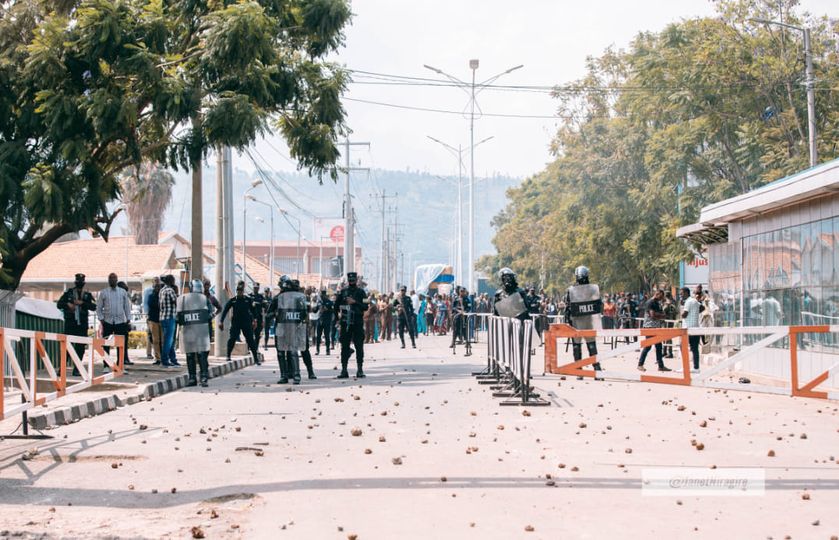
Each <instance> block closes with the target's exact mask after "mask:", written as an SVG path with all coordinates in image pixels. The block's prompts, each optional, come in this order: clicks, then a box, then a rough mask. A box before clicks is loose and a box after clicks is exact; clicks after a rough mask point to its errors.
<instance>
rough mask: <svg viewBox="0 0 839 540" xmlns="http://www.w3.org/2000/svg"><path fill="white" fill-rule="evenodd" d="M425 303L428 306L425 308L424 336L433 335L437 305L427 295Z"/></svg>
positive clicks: (431, 297) (432, 298)
mask: <svg viewBox="0 0 839 540" xmlns="http://www.w3.org/2000/svg"><path fill="white" fill-rule="evenodd" d="M425 298H426V303H427V304H428V305H427V306H426V308H425V335H426V336H427V335H428V333H429V332H430V333H432V334H433V333H434V322H435V321H434V319H435V318H436V317H437V303H436V302H435V299H434V297H433V296H431V295H427V296H426V297H425Z"/></svg>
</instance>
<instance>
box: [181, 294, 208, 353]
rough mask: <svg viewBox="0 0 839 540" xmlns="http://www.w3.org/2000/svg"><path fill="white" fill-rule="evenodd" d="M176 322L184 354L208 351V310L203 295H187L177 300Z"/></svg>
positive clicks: (205, 298)
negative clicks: (178, 326) (179, 329)
mask: <svg viewBox="0 0 839 540" xmlns="http://www.w3.org/2000/svg"><path fill="white" fill-rule="evenodd" d="M178 304H179V306H178V307H179V309H178V322H179V323H180V324H181V325H182V329H181V333H180V334H181V349H182V350H183V352H185V353H187V354H188V353H201V352H207V351H209V350H210V327H209V322H210V309H209V306H208V304H207V297H206V296H204V294H203V293H189V294H187V295H184V296H181V297H180V298H178Z"/></svg>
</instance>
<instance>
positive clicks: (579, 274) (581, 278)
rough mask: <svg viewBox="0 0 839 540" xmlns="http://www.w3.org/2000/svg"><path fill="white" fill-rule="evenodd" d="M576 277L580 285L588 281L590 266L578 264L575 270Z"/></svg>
mask: <svg viewBox="0 0 839 540" xmlns="http://www.w3.org/2000/svg"><path fill="white" fill-rule="evenodd" d="M574 279H576V280H577V283H579V284H580V285H585V284H586V283H588V268H586V267H585V266H578V267H577V269H576V270H574Z"/></svg>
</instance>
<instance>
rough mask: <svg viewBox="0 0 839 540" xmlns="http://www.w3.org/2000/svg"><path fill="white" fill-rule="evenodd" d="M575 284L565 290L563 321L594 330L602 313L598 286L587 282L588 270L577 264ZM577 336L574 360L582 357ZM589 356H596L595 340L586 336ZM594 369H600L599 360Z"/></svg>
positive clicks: (574, 343) (580, 327)
mask: <svg viewBox="0 0 839 540" xmlns="http://www.w3.org/2000/svg"><path fill="white" fill-rule="evenodd" d="M574 279H575V281H576V282H577V284H576V285H572V286H571V287H569V288H568V290H567V291H566V292H565V322H566V323H567V324H570V325H571V326H573V327H574V328H576V329H577V330H594V329H596V328H600V314H601V313H603V300H601V298H600V287H599V286H597V285H596V284H594V283H589V270H588V268H586V267H585V266H578V267H577V269H576V270H574ZM581 341H582V340H581V339H580V338H578V337H576V338H574V339H573V348H574V361H575V362H579V361H580V360H582V359H583V344H582V342H581ZM586 347H587V348H588V355H589V356H597V340H596V338H594V337H587V338H586ZM593 365H594V369H595V371H600V369H601V368H600V362H595V363H594V364H593Z"/></svg>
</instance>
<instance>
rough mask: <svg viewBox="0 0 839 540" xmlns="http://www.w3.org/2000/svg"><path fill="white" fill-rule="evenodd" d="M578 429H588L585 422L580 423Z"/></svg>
mask: <svg viewBox="0 0 839 540" xmlns="http://www.w3.org/2000/svg"><path fill="white" fill-rule="evenodd" d="M579 427H580V429H585V428H587V427H588V424H586V423H585V422H580V426H579Z"/></svg>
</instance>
